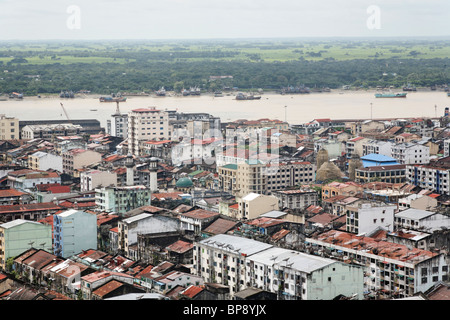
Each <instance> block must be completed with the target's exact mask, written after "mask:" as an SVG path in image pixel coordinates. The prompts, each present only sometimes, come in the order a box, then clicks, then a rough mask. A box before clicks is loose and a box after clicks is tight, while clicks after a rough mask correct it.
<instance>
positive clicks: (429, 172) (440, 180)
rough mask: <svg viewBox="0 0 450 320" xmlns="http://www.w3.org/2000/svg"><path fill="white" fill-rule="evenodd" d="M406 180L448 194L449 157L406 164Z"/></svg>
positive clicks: (449, 189) (449, 192)
mask: <svg viewBox="0 0 450 320" xmlns="http://www.w3.org/2000/svg"><path fill="white" fill-rule="evenodd" d="M406 180H407V182H408V183H410V184H413V185H415V186H418V187H421V188H423V189H427V190H430V191H434V192H437V193H439V194H447V195H449V194H450V157H445V158H441V159H439V160H438V161H433V162H431V163H429V164H417V165H413V164H410V165H407V166H406Z"/></svg>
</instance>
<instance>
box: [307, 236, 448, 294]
mask: <svg viewBox="0 0 450 320" xmlns="http://www.w3.org/2000/svg"><path fill="white" fill-rule="evenodd" d="M306 244H307V248H308V249H309V248H310V249H311V250H313V251H314V252H316V253H318V252H322V253H323V254H326V255H329V256H330V257H333V258H334V259H340V260H342V261H344V262H351V263H353V264H356V265H360V266H362V267H363V268H364V291H365V292H366V296H367V297H372V298H393V297H396V298H403V297H411V296H413V295H414V294H416V293H418V292H425V291H426V290H428V289H429V288H431V287H432V286H433V285H435V284H436V283H438V282H439V281H448V267H449V266H448V263H447V261H446V259H445V256H444V254H441V253H433V252H430V251H427V250H421V249H417V248H408V247H407V246H405V245H401V244H396V243H392V242H388V241H384V240H380V239H375V238H371V237H368V236H357V235H354V234H351V233H347V232H343V231H338V230H330V231H327V232H324V233H321V234H319V235H316V236H314V237H311V238H306Z"/></svg>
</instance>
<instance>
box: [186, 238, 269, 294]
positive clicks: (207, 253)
mask: <svg viewBox="0 0 450 320" xmlns="http://www.w3.org/2000/svg"><path fill="white" fill-rule="evenodd" d="M271 247H272V245H271V244H267V243H264V242H259V241H256V240H252V239H247V238H241V237H236V236H231V235H226V234H219V235H216V236H213V237H210V238H207V239H205V240H202V241H199V242H194V249H193V250H194V251H193V260H194V266H193V269H194V270H195V272H194V274H195V275H198V276H201V277H202V278H203V280H204V281H205V282H216V283H219V284H223V285H226V286H228V287H229V288H230V294H231V295H234V293H236V292H238V291H240V290H242V289H245V288H247V287H248V286H247V284H246V275H245V269H246V266H245V263H246V261H245V260H246V257H247V256H250V255H252V254H255V253H257V252H260V251H262V250H266V249H268V248H271Z"/></svg>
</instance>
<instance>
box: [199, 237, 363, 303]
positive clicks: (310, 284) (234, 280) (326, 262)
mask: <svg viewBox="0 0 450 320" xmlns="http://www.w3.org/2000/svg"><path fill="white" fill-rule="evenodd" d="M194 269H195V273H196V274H197V275H200V276H202V278H203V279H204V280H205V282H213V281H214V282H217V283H220V284H222V285H226V286H228V287H229V288H230V294H231V295H232V296H233V295H234V294H235V293H236V292H237V291H241V290H244V289H247V288H259V289H263V290H267V291H269V292H273V293H277V295H278V297H279V299H286V300H300V299H304V300H327V299H329V300H331V299H333V298H335V297H336V296H339V295H340V294H342V295H345V296H356V297H357V298H362V296H363V272H362V269H361V268H360V267H358V266H352V265H348V264H343V263H341V262H338V261H333V260H331V259H324V258H321V257H317V256H311V255H308V254H304V253H300V252H297V251H293V250H287V249H283V248H279V247H275V246H272V245H270V244H267V243H264V242H259V241H255V240H252V239H247V238H241V237H237V236H231V235H225V234H220V235H216V236H213V237H210V238H208V239H205V240H201V241H199V242H195V243H194Z"/></svg>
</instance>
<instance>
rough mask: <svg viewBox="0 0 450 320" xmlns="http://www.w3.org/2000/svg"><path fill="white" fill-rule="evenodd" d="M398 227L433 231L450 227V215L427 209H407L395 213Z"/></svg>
mask: <svg viewBox="0 0 450 320" xmlns="http://www.w3.org/2000/svg"><path fill="white" fill-rule="evenodd" d="M395 225H396V227H397V228H407V229H412V230H416V231H424V232H429V233H433V232H434V231H438V230H441V229H442V228H447V229H449V228H450V217H448V216H446V215H443V214H440V213H436V212H431V211H426V210H419V209H406V210H404V211H401V212H398V213H396V214H395Z"/></svg>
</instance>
